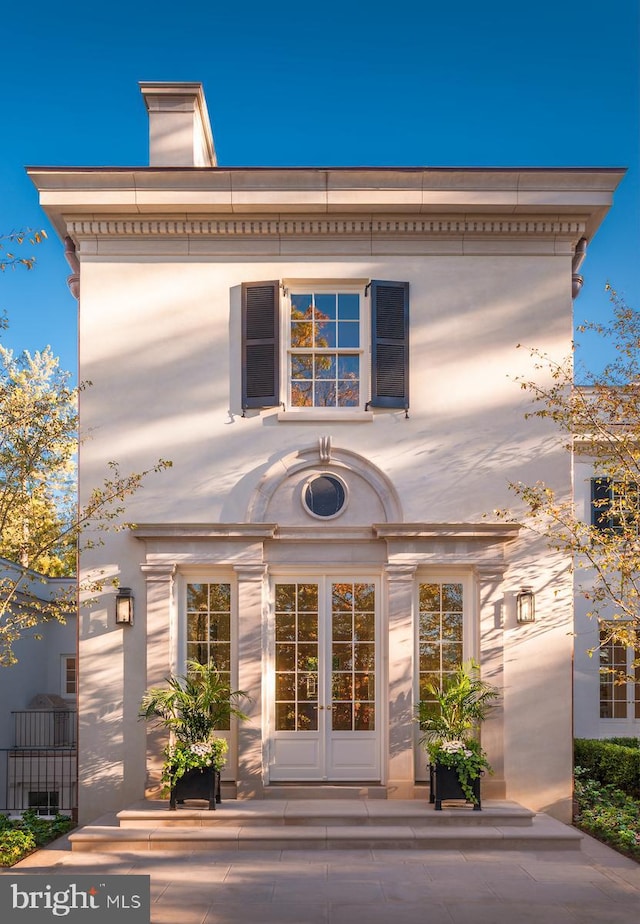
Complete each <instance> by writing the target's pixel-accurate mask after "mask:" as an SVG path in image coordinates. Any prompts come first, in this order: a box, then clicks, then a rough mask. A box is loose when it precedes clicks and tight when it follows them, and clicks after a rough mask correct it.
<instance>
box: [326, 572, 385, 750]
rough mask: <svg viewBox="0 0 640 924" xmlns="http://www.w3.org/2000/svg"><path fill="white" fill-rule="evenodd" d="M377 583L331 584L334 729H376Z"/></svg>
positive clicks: (332, 714) (332, 711) (332, 715)
mask: <svg viewBox="0 0 640 924" xmlns="http://www.w3.org/2000/svg"><path fill="white" fill-rule="evenodd" d="M375 623H376V620H375V585H374V584H369V583H360V582H353V583H351V582H349V583H333V584H332V585H331V699H332V708H331V717H332V728H333V730H334V731H363V732H364V731H375V727H376V711H375V710H376V707H375V698H376V670H375V665H376V648H375V646H376V635H375Z"/></svg>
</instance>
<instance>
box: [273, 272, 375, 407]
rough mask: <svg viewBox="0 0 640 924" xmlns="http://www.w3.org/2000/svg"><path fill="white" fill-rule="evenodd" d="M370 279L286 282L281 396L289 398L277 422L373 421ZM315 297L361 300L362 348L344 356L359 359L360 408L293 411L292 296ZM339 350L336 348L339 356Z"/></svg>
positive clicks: (294, 280)
mask: <svg viewBox="0 0 640 924" xmlns="http://www.w3.org/2000/svg"><path fill="white" fill-rule="evenodd" d="M368 283H369V280H368V279H322V280H317V279H283V280H282V286H283V290H284V291H283V296H282V299H281V311H280V343H281V344H282V347H281V362H280V394H282V395H286V400H285V410H284V411H279V412H278V415H277V418H278V420H283V421H286V420H294V419H295V420H297V421H304V420H314V421H317V420H318V419H319V418H320V419H322V420H326V421H337V420H342V421H344V420H349V421H350V422H362V423H364V422H368V421H372V420H373V412H372V411H367V410H365V405H366V403H367V400H368V395H369V389H370V377H371V300H370V297H369V293H368V291H367V289H366V287H367V285H368ZM309 291H312V292H313V294H325V293H327V294H332V293H338V294H340V293H346V294H355V295H359V296H360V347H359V348H349V349H346V350H344V352H348V353H352V354H355V355H358V356H359V357H360V401H359V404H358V406H357V407H342V408H341V407H309V406H307V407H294V406H293V405H292V404H291V381H290V375H289V368H290V360H291V354H292V349H291V331H290V320H291V296H292V295H303V294H307V293H308V292H309ZM338 351H339V348H338V347H336V349H335V352H336V353H337V352H338Z"/></svg>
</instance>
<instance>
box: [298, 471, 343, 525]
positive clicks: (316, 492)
mask: <svg viewBox="0 0 640 924" xmlns="http://www.w3.org/2000/svg"><path fill="white" fill-rule="evenodd" d="M302 496H303V500H304V505H305V507H306V508H307V510H308V511H309V513H312V514H313V515H314V516H316V517H335V516H337V515H338V514H339V513H340V511H341V510H342V508H343V507H344V505H345V501H346V499H347V492H346V490H345V486H344V484H343V483H342V481H340V479H339V478H336V477H335V476H334V475H318V476H317V477H316V478H313V479H312V480H311V481H308V482H307V484H306V485H305V487H304V491H303V495H302Z"/></svg>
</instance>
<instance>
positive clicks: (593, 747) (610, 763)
mask: <svg viewBox="0 0 640 924" xmlns="http://www.w3.org/2000/svg"><path fill="white" fill-rule="evenodd" d="M618 740H621V739H618ZM630 740H631V741H634V740H636V741H637V739H630ZM574 758H575V763H576V766H579V767H584V769H585V770H587V772H588V774H589V776H590V777H591V778H592V779H594V780H597V781H598V782H599V783H602V784H603V785H607V784H610V785H612V786H615V787H617V788H618V789H621V790H622V791H623V792H625V793H626V794H627V795H629V796H635V797H638V798H640V748H638V747H634V746H628V745H622V744H615V743H613V742H611V741H607V740H604V739H598V738H576V740H575V741H574Z"/></svg>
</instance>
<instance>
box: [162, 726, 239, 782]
mask: <svg viewBox="0 0 640 924" xmlns="http://www.w3.org/2000/svg"><path fill="white" fill-rule="evenodd" d="M228 750H229V745H228V743H227V741H226V739H225V738H211V739H210V740H209V741H196V742H187V741H175V742H174V743H173V744H168V745H167V746H166V748H165V749H164V765H163V769H162V783H163V787H164V790H163V794H164V795H166V794H167V793H168V792H169V791H170V790H171V789H172V788H173V787H174V786H175V785H176V783H177V781H178V780H179V779H180V778H181V777H183V776H184V775H185V773H186V772H187V770H218V771H220V770H222V768H223V767H224V765H225V761H226V755H227V751H228Z"/></svg>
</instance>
